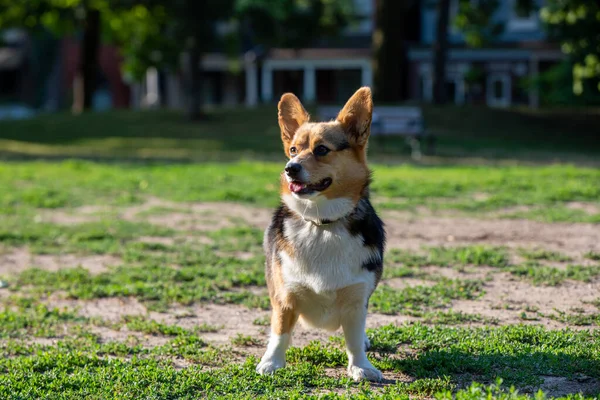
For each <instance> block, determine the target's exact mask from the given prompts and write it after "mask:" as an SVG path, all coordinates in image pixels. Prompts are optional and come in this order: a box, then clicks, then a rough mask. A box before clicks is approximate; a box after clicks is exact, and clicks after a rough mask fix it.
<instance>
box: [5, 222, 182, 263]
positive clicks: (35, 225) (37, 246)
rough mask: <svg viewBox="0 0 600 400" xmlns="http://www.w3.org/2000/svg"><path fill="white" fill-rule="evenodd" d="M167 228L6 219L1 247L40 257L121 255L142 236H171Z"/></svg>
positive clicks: (144, 224) (146, 225)
mask: <svg viewBox="0 0 600 400" xmlns="http://www.w3.org/2000/svg"><path fill="white" fill-rule="evenodd" d="M173 234H174V231H172V230H171V229H168V228H164V227H160V226H157V225H152V224H148V223H144V222H129V221H124V220H116V219H115V220H106V221H101V222H88V223H83V224H76V225H58V224H51V223H41V222H36V221H35V219H34V218H31V217H28V216H27V217H25V216H3V217H2V224H1V225H0V244H4V245H5V246H28V248H29V249H30V251H32V252H34V253H41V254H53V253H61V254H64V253H78V252H79V253H96V254H119V253H121V251H122V249H123V247H124V246H125V245H126V244H127V243H129V242H133V241H135V240H136V239H137V238H139V237H140V236H163V237H165V236H172V235H173Z"/></svg>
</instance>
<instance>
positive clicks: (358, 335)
mask: <svg viewBox="0 0 600 400" xmlns="http://www.w3.org/2000/svg"><path fill="white" fill-rule="evenodd" d="M344 311H345V312H344V313H343V316H342V328H343V329H344V337H345V338H346V352H347V353H348V374H349V375H350V376H351V377H352V379H354V380H355V381H360V380H363V379H368V380H370V381H381V380H382V379H383V376H382V375H381V372H379V370H378V369H377V368H375V367H374V366H373V364H371V362H370V361H369V359H368V358H367V353H366V352H365V350H366V347H367V346H368V339H366V335H365V324H366V319H367V309H366V307H365V305H364V300H361V302H360V303H358V302H357V303H356V304H355V307H352V308H347V309H346V310H344Z"/></svg>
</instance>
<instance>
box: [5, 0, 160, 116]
mask: <svg viewBox="0 0 600 400" xmlns="http://www.w3.org/2000/svg"><path fill="white" fill-rule="evenodd" d="M137 3H140V2H139V1H135V0H69V1H65V0H21V1H13V0H0V29H3V28H7V27H20V28H25V29H27V30H28V31H29V32H30V33H32V34H33V35H35V34H36V33H38V32H40V31H41V30H44V29H45V30H49V31H51V32H53V33H54V34H55V35H68V34H75V33H77V32H81V33H82V40H81V45H80V46H81V47H80V51H79V60H78V61H77V68H76V73H75V80H74V82H73V107H72V109H73V112H74V113H81V112H83V111H84V110H87V109H89V108H91V106H92V98H93V94H94V91H95V89H96V79H97V73H98V52H99V49H100V42H101V37H102V34H103V33H104V34H105V35H104V36H105V37H108V38H115V37H118V36H119V35H121V38H122V39H126V40H122V42H126V41H127V40H128V39H129V38H123V37H122V33H119V34H111V33H110V30H111V29H112V30H118V28H119V27H123V24H120V25H119V23H118V21H120V20H122V18H123V15H127V12H131V10H135V11H137V12H138V13H139V12H140V10H146V9H145V6H143V5H141V4H137ZM122 13H123V15H121V14H122ZM145 14H146V15H151V13H150V12H147V10H146V13H145ZM129 22H130V23H131V22H140V21H138V20H132V21H129ZM148 22H149V21H148V20H143V21H141V23H145V24H147V25H148V26H152V24H148ZM138 27H139V25H138ZM135 29H137V28H136V27H135V26H131V25H130V26H127V29H124V32H131V31H133V30H135ZM113 33H114V32H113Z"/></svg>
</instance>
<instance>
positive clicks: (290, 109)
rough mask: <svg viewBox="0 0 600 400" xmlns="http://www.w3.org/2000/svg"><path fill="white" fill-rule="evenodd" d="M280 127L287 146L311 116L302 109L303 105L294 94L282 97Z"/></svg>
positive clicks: (282, 138)
mask: <svg viewBox="0 0 600 400" xmlns="http://www.w3.org/2000/svg"><path fill="white" fill-rule="evenodd" d="M277 109H278V110H279V117H278V119H279V127H280V128H281V140H282V141H283V144H284V145H285V146H287V145H288V144H289V143H291V141H292V139H293V138H294V135H295V134H296V131H297V130H298V128H299V127H300V126H301V125H302V124H303V123H305V122H308V120H309V118H310V116H309V115H308V113H307V112H306V110H305V109H304V107H302V103H300V100H298V98H297V97H296V96H294V95H293V94H292V93H286V94H284V95H283V96H281V100H279V104H278V105H277Z"/></svg>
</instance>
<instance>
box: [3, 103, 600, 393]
mask: <svg viewBox="0 0 600 400" xmlns="http://www.w3.org/2000/svg"><path fill="white" fill-rule="evenodd" d="M424 112H425V115H426V118H427V120H428V125H429V128H430V129H431V130H433V131H434V132H435V133H436V134H437V135H438V139H439V140H438V142H439V147H438V156H436V157H426V158H425V159H424V160H423V161H422V162H421V163H410V164H403V165H400V164H399V162H403V161H405V160H406V158H404V157H405V156H406V155H407V154H408V152H407V150H406V149H405V146H404V144H403V143H402V140H396V139H391V140H389V141H386V143H385V144H384V145H383V146H382V145H380V144H379V143H377V142H376V141H374V142H373V143H372V145H371V154H370V159H371V160H372V161H373V164H372V167H373V170H374V184H373V187H372V193H373V199H374V202H375V203H376V205H377V208H378V209H388V210H400V211H404V212H409V213H415V214H418V213H420V212H421V211H422V210H423V209H425V210H426V211H427V212H433V213H435V214H440V215H449V214H451V215H456V214H459V215H469V216H472V217H478V218H488V217H492V218H493V217H504V218H528V219H533V220H541V221H546V222H590V223H598V222H600V201H599V200H598V199H600V186H599V185H598V184H597V182H598V181H600V171H599V170H597V169H594V168H586V167H581V166H573V165H564V164H563V165H561V164H558V165H546V166H532V165H524V164H521V163H520V162H513V161H515V160H521V161H527V162H530V161H532V160H536V161H543V160H546V161H548V160H576V161H580V160H583V161H586V160H587V161H594V160H596V161H597V155H598V154H600V148H598V142H597V140H596V139H597V137H596V138H595V139H594V137H593V136H594V134H595V132H597V127H598V126H600V124H598V123H596V122H597V120H598V119H600V116H599V115H596V114H595V113H594V114H590V115H585V114H584V113H579V112H572V113H570V114H569V115H564V114H563V115H562V116H561V118H558V119H557V118H556V117H555V116H553V115H551V114H548V113H545V112H543V111H540V112H536V113H527V112H525V111H518V110H512V111H508V112H507V111H501V110H479V109H472V108H471V109H469V108H460V109H456V108H447V109H436V108H429V107H426V108H425V109H424ZM274 116H275V112H274V110H273V108H272V107H269V108H264V109H263V108H259V109H257V110H253V111H250V112H248V111H245V110H237V111H231V112H223V111H219V110H218V111H216V112H215V113H213V114H211V115H210V118H209V120H208V121H205V122H203V123H200V124H191V123H188V122H185V121H184V120H183V119H182V118H181V116H180V115H178V114H176V113H171V112H163V111H158V112H152V113H138V112H111V113H107V114H87V115H83V116H81V117H78V118H74V117H72V116H67V115H53V116H44V117H41V118H39V119H34V120H30V121H16V122H0V157H4V158H5V159H7V161H2V162H0V187H2V190H1V191H0V220H1V221H2V224H0V251H2V252H4V251H7V252H9V254H10V251H11V250H13V249H16V248H20V249H21V250H23V251H24V252H29V253H33V254H51V255H62V254H74V255H77V256H84V255H93V254H108V255H111V257H112V259H114V260H117V261H115V265H113V266H110V267H108V268H106V269H105V270H103V271H101V272H99V273H90V272H89V271H87V270H86V269H84V268H82V267H77V266H76V265H62V267H63V268H60V269H58V270H54V271H48V270H45V269H42V268H30V269H27V270H25V271H23V272H21V273H19V274H16V275H8V276H6V277H2V280H3V281H6V282H7V283H9V284H10V285H9V288H8V289H0V290H4V291H5V292H2V293H0V295H1V296H0V398H6V399H28V398H62V399H71V398H72V399H79V398H107V399H109V398H190V399H191V398H198V397H210V398H241V399H245V398H248V399H254V398H311V397H312V398H322V397H325V398H359V399H370V398H387V399H391V398H401V399H407V398H422V397H427V398H438V399H449V398H450V396H455V398H458V399H465V400H471V399H481V398H498V399H525V398H529V397H530V395H532V394H533V393H531V388H535V387H538V386H539V385H540V384H541V383H542V381H543V377H544V376H546V375H549V374H551V375H552V376H555V377H562V378H565V379H568V380H574V379H579V378H581V379H584V378H585V379H600V372H599V371H600V353H599V350H598V349H600V336H599V331H597V330H582V331H574V330H571V329H568V328H565V329H562V330H548V329H545V328H543V327H541V326H535V325H510V326H496V325H495V324H497V321H495V320H494V319H490V318H486V317H484V316H482V315H478V314H468V313H464V312H458V311H455V310H453V309H452V304H453V303H454V302H455V301H457V300H473V301H475V300H477V299H479V298H480V297H481V296H482V295H483V294H484V291H485V282H484V281H483V280H481V279H479V278H478V279H464V278H465V276H462V275H461V276H460V279H458V278H457V279H448V278H445V277H443V276H442V274H436V273H435V272H431V271H432V270H433V269H431V268H429V267H435V268H441V267H443V268H455V269H457V270H459V271H462V272H465V273H466V272H469V273H470V272H480V271H486V273H489V274H493V273H496V272H510V273H512V274H514V275H515V276H517V277H519V278H522V279H526V280H528V281H529V282H531V283H533V284H546V285H559V284H561V283H562V282H564V281H565V280H567V279H569V280H579V281H584V282H587V281H593V280H595V279H597V276H598V275H599V274H600V270H599V269H598V268H600V267H599V266H594V265H590V266H580V265H575V264H573V265H566V266H564V268H563V267H561V268H556V267H554V266H551V265H548V264H549V263H554V262H560V263H574V262H575V261H573V260H571V259H569V257H567V256H566V255H564V254H561V253H556V252H549V251H545V250H543V249H532V250H528V249H521V250H520V252H519V253H520V255H521V256H522V257H523V258H525V259H526V261H525V262H524V263H522V264H518V265H513V264H512V263H511V257H512V256H514V252H513V251H512V250H510V249H508V248H505V247H492V246H479V245H474V246H459V247H450V246H439V247H427V248H423V249H422V250H420V251H417V252H409V251H398V250H391V251H389V252H388V253H387V255H386V269H385V275H384V279H391V278H406V277H411V278H418V279H421V280H423V281H424V282H423V284H422V285H418V286H414V287H405V288H395V287H393V285H394V284H395V281H388V282H385V281H384V282H383V283H382V285H381V286H380V287H379V288H378V289H377V291H376V292H375V293H374V294H373V296H372V299H371V302H370V307H371V310H372V311H376V312H380V313H387V314H403V315H409V316H412V317H414V318H418V319H419V320H420V322H419V323H412V324H407V325H402V326H394V325H389V326H383V327H379V328H377V329H372V330H369V331H368V335H369V338H370V340H371V343H372V348H373V351H371V352H370V353H369V358H370V359H371V361H372V362H373V363H374V364H375V365H376V366H377V367H378V368H380V369H382V370H383V371H384V373H385V374H386V377H392V380H391V381H388V382H386V384H385V385H383V387H378V386H376V385H370V384H368V383H362V384H355V383H353V382H351V381H350V380H349V379H348V378H347V377H345V374H344V369H345V364H346V362H347V356H346V354H345V352H344V351H343V347H342V344H343V339H341V337H337V338H336V339H335V340H333V341H332V342H331V343H327V344H321V343H318V342H312V343H310V344H309V345H308V346H304V347H293V348H291V349H290V350H289V351H288V367H287V368H286V369H284V370H282V371H280V372H278V373H277V374H275V375H274V376H264V377H263V376H258V375H256V374H255V372H254V368H255V366H256V363H257V361H258V360H257V358H256V357H254V356H252V355H251V354H255V353H256V349H254V348H251V347H253V346H257V345H259V344H260V345H261V346H263V345H264V343H260V342H261V341H262V337H261V338H258V337H254V336H251V335H248V332H240V333H239V334H238V335H237V336H233V337H232V338H231V339H230V341H229V342H228V343H227V344H226V345H224V346H219V347H215V346H212V345H210V344H209V343H207V342H206V341H205V340H204V339H203V337H202V333H204V332H217V333H218V332H219V331H220V330H221V327H218V326H212V325H208V324H206V323H201V324H199V326H197V327H193V328H190V327H189V326H188V325H187V324H186V325H185V326H186V328H183V327H181V326H179V325H178V323H177V322H175V323H172V324H171V323H166V322H164V321H163V320H162V319H160V318H159V317H158V316H157V317H154V315H153V314H151V313H150V314H147V315H142V316H128V317H124V318H123V319H122V320H120V321H118V322H107V321H102V320H100V319H97V318H86V317H82V316H81V315H80V314H79V313H78V312H77V311H76V310H75V311H72V310H67V309H55V308H52V307H51V306H50V305H48V304H47V302H48V298H49V297H50V298H57V297H58V298H60V297H68V298H71V299H75V300H89V299H98V298H105V297H134V298H136V299H138V300H139V301H141V302H142V303H143V304H144V305H145V306H146V307H148V308H149V310H151V311H165V312H168V311H170V310H172V307H174V306H175V307H179V306H187V305H194V306H199V305H202V304H205V303H209V302H212V303H219V304H233V303H235V304H244V305H246V306H248V307H250V308H261V309H268V307H269V301H268V297H267V294H266V288H265V280H264V273H263V265H264V258H263V255H262V250H261V243H262V229H256V228H254V227H250V226H248V225H247V223H246V222H243V221H239V220H234V219H228V220H227V223H228V225H226V226H227V227H224V228H218V227H212V226H211V227H210V228H211V229H209V230H207V231H202V232H199V231H197V230H195V231H186V228H185V227H179V226H174V227H173V228H169V227H164V226H160V225H152V224H149V223H146V222H144V219H145V218H148V217H151V216H161V217H162V218H167V216H168V215H169V214H172V213H173V212H176V213H177V214H181V215H186V216H189V218H190V219H192V218H194V217H197V215H195V213H192V212H191V211H190V210H189V209H187V206H186V204H185V203H186V202H206V201H218V202H235V203H243V204H246V205H250V206H257V207H272V206H274V205H276V203H277V202H278V199H277V191H278V187H277V186H278V176H279V173H280V171H281V168H282V165H283V156H282V154H281V145H280V141H279V133H278V131H277V126H276V123H275V118H274ZM429 121H431V122H429ZM550 121H551V122H552V123H551V124H550V123H549V122H550ZM574 121H576V122H577V123H578V124H579V125H578V126H579V129H578V130H579V131H582V132H583V134H581V135H577V137H576V138H573V135H572V131H573V130H572V129H571V128H572V126H571V124H573V123H574ZM483 122H485V125H486V128H485V132H486V135H482V134H481V132H482V128H481V127H482V126H483V125H482V124H483ZM583 127H586V128H585V129H584V128H583ZM540 134H543V135H544V138H545V140H544V141H540V140H539V136H538V135H540ZM588 134H589V136H590V137H588ZM591 139H594V140H591ZM575 153H578V154H577V155H576V154H575ZM398 155H400V156H398ZM37 156H41V157H44V158H48V159H56V160H55V161H40V160H38V161H33V162H32V161H23V159H22V158H28V157H37ZM481 156H491V157H493V159H492V160H491V161H490V160H487V161H486V160H479V161H473V160H472V159H471V157H481ZM65 157H66V158H72V159H70V160H66V161H65V160H63V159H64V158H65ZM463 157H469V158H470V159H469V160H464V159H461V158H463ZM19 158H20V160H17V159H19ZM82 158H86V159H95V160H96V162H92V161H89V160H88V161H82ZM507 160H511V161H510V162H508V161H507ZM97 161H102V162H97ZM106 161H110V162H106ZM139 161H144V162H139ZM165 161H167V162H165ZM187 161H202V163H199V164H190V163H187ZM149 199H158V200H159V201H156V200H155V202H156V204H157V205H152V207H145V208H143V209H142V210H141V211H140V212H137V213H134V212H133V208H132V207H136V206H139V205H142V204H144V203H146V202H147V201H148V200H149ZM160 200H166V201H170V202H179V203H182V206H181V207H178V206H176V205H173V204H171V203H166V204H168V205H161V204H160ZM573 202H577V203H578V204H572V203H573ZM582 204H583V205H584V206H585V207H580V206H581V205H582ZM85 206H102V208H101V209H102V210H106V209H109V210H110V211H108V212H107V211H98V212H94V211H93V210H94V209H93V208H92V209H91V210H92V211H91V212H87V211H86V212H85V213H83V210H81V209H80V207H85ZM574 206H577V207H574ZM223 207H226V205H224V206H223ZM89 210H90V209H88V211H89ZM99 210H100V208H99ZM249 210H252V209H251V208H249ZM250 212H251V211H250ZM124 214H127V215H132V214H136V215H135V217H133V218H131V217H128V218H124V217H123V215H124ZM60 215H64V216H65V219H67V220H68V219H69V217H71V216H74V217H82V216H83V217H84V218H83V220H89V221H88V222H83V223H78V222H77V218H75V219H74V221H75V222H69V221H67V222H68V223H65V224H59V223H56V222H52V221H53V219H52V218H51V217H53V218H56V217H57V216H60ZM204 223H207V222H204ZM211 223H212V222H211ZM229 224H231V225H233V226H230V225H229ZM169 225H171V224H169ZM173 225H175V224H173ZM142 237H155V238H169V239H168V241H164V242H163V241H160V243H158V242H156V243H148V242H140V241H139V239H140V238H142ZM157 240H158V239H157ZM242 255H243V256H242ZM586 257H587V258H588V259H590V260H592V261H594V260H596V261H598V260H599V259H600V257H599V256H598V254H597V253H595V252H589V253H588V254H586ZM592 264H593V263H592ZM69 267H72V268H69ZM436 271H437V270H436ZM462 272H461V273H462ZM465 275H466V274H465ZM453 276H454V275H453ZM457 276H458V275H457ZM478 277H480V275H478ZM486 279H487V278H486ZM6 293H9V295H7V296H5V295H4V294H6ZM593 304H595V305H596V306H598V307H600V306H599V304H600V303H599V302H598V301H596V302H594V303H593ZM586 307H587V306H586ZM523 313H524V315H523V317H522V318H523V320H524V322H529V321H526V320H529V319H540V320H541V318H550V319H556V320H558V321H560V322H561V323H563V324H565V325H566V326H579V325H581V326H589V327H592V326H596V325H598V324H599V321H600V320H599V319H598V315H597V313H590V312H583V311H582V310H569V311H559V310H556V311H555V312H554V313H553V314H551V315H542V314H540V312H539V310H535V309H525V311H523ZM175 317H176V316H175ZM182 318H183V317H182ZM254 324H255V325H258V326H268V317H267V318H257V319H256V320H255V321H254ZM474 325H476V326H481V325H485V327H476V326H474ZM99 328H101V329H99ZM260 329H263V328H260ZM102 330H116V331H119V333H120V334H119V335H116V338H113V339H110V340H107V339H106V337H103V336H101V333H98V332H102ZM224 334H225V333H224ZM340 376H341V377H340ZM396 378H399V380H397V381H394V380H393V379H396ZM497 378H500V379H501V380H502V383H499V382H500V381H496V379H497ZM472 382H474V383H472ZM477 382H479V383H477ZM493 382H497V383H493ZM511 385H515V386H516V387H517V388H518V389H519V390H521V393H522V394H517V393H515V392H514V391H511V389H510V386H511ZM599 394H600V393H595V392H593V393H588V395H590V396H597V395H599ZM538 398H541V395H540V397H538ZM572 398H578V397H572Z"/></svg>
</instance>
